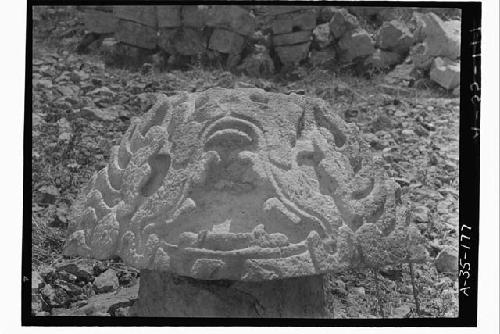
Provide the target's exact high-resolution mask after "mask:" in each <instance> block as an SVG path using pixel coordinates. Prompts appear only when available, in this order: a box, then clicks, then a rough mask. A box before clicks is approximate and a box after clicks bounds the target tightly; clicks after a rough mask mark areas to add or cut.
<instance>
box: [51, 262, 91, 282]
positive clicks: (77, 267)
mask: <svg viewBox="0 0 500 334" xmlns="http://www.w3.org/2000/svg"><path fill="white" fill-rule="evenodd" d="M56 271H58V272H59V271H65V272H67V273H70V274H73V275H75V276H76V277H77V279H78V280H81V281H84V282H89V281H91V280H92V279H93V277H94V271H93V267H92V264H89V263H86V262H85V261H78V260H77V261H74V262H69V263H68V262H64V263H62V264H58V265H56Z"/></svg>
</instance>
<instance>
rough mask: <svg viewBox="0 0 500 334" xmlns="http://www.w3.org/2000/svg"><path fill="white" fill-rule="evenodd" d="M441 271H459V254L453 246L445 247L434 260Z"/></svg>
mask: <svg viewBox="0 0 500 334" xmlns="http://www.w3.org/2000/svg"><path fill="white" fill-rule="evenodd" d="M434 264H435V265H436V269H437V270H438V271H439V272H447V273H456V272H457V271H458V254H457V251H456V250H454V249H453V248H452V247H446V248H445V249H443V250H442V251H441V252H440V253H439V254H438V256H437V257H436V260H435V261H434Z"/></svg>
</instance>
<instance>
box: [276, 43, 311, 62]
mask: <svg viewBox="0 0 500 334" xmlns="http://www.w3.org/2000/svg"><path fill="white" fill-rule="evenodd" d="M310 45H311V43H310V42H307V43H303V44H296V45H285V46H277V47H276V48H275V50H276V53H277V54H278V57H279V59H280V61H281V63H282V64H285V65H296V64H298V63H299V62H300V61H302V60H304V59H306V58H307V55H308V53H309V46H310Z"/></svg>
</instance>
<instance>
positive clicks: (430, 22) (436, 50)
mask: <svg viewBox="0 0 500 334" xmlns="http://www.w3.org/2000/svg"><path fill="white" fill-rule="evenodd" d="M415 17H416V21H417V29H416V31H415V35H416V39H417V40H422V43H419V44H417V45H415V46H414V47H413V48H412V49H411V50H410V57H411V58H412V60H413V62H414V63H415V66H416V67H417V68H421V69H424V70H426V69H429V67H430V66H431V64H432V61H433V59H434V58H435V57H446V58H448V59H450V60H455V59H458V58H459V57H460V25H459V24H457V23H456V22H458V21H450V22H449V23H446V22H443V21H442V20H441V19H440V18H439V17H438V16H437V15H436V14H434V13H426V14H421V15H416V16H415Z"/></svg>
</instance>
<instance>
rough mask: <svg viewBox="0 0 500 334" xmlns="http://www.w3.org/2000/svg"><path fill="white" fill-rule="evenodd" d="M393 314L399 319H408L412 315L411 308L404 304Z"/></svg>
mask: <svg viewBox="0 0 500 334" xmlns="http://www.w3.org/2000/svg"><path fill="white" fill-rule="evenodd" d="M392 312H393V314H392V315H393V317H394V318H398V319H403V318H408V316H409V314H410V313H411V308H410V306H408V305H406V304H404V305H401V306H399V307H396V308H395V309H394V310H393V311H392Z"/></svg>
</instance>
